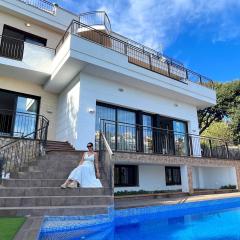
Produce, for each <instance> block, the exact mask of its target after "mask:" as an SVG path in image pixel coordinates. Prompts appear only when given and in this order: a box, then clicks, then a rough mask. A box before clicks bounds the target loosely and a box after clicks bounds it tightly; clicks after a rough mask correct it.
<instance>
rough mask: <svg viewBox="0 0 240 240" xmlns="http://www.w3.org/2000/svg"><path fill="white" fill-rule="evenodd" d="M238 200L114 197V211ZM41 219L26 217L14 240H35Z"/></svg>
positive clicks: (223, 196)
mask: <svg viewBox="0 0 240 240" xmlns="http://www.w3.org/2000/svg"><path fill="white" fill-rule="evenodd" d="M235 197H239V198H240V192H233V193H220V194H216V193H215V194H207V195H206V194H205V195H196V196H183V195H182V196H179V197H175V196H174V197H161V196H159V195H158V196H157V198H155V199H149V198H146V197H145V198H139V199H137V197H136V196H124V197H123V196H121V197H115V209H124V208H137V207H146V206H156V205H173V204H183V203H188V202H200V201H207V200H216V199H226V198H235ZM42 220H43V217H30V216H29V217H28V219H27V220H26V222H25V223H24V225H23V226H22V228H21V229H20V231H19V232H18V233H17V235H16V236H15V238H14V240H23V239H24V240H36V238H37V236H38V232H39V228H40V227H41V223H42Z"/></svg>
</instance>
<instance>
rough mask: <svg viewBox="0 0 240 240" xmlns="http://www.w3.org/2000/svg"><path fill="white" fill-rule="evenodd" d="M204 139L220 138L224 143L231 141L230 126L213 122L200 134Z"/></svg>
mask: <svg viewBox="0 0 240 240" xmlns="http://www.w3.org/2000/svg"><path fill="white" fill-rule="evenodd" d="M202 136H205V137H215V138H221V139H223V140H224V141H232V139H233V133H232V130H231V128H230V126H229V125H228V124H227V123H226V122H224V121H222V122H213V123H212V124H211V125H210V126H209V127H208V128H207V129H206V130H205V131H204V132H203V134H202Z"/></svg>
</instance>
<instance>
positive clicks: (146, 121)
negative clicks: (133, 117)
mask: <svg viewBox="0 0 240 240" xmlns="http://www.w3.org/2000/svg"><path fill="white" fill-rule="evenodd" d="M143 147H144V152H145V153H152V152H153V131H152V116H149V115H143Z"/></svg>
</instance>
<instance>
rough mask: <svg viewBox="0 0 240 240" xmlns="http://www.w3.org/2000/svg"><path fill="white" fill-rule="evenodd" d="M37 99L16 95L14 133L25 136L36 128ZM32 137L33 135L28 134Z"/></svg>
mask: <svg viewBox="0 0 240 240" xmlns="http://www.w3.org/2000/svg"><path fill="white" fill-rule="evenodd" d="M38 107H39V101H38V100H36V99H33V98H28V97H22V96H18V97H17V106H16V116H15V123H14V133H15V135H20V136H26V135H28V134H31V133H33V132H34V131H35V129H36V128H37V120H38V119H37V113H38ZM28 137H29V138H30V137H34V135H29V136H28Z"/></svg>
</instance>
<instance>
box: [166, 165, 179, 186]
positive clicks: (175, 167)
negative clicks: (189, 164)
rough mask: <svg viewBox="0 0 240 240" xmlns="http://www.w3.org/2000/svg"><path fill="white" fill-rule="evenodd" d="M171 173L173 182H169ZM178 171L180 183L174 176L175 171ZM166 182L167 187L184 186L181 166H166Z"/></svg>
mask: <svg viewBox="0 0 240 240" xmlns="http://www.w3.org/2000/svg"><path fill="white" fill-rule="evenodd" d="M168 170H170V173H171V179H172V181H170V180H169V175H168V173H169V171H168ZM174 170H178V171H179V181H178V182H177V181H174V176H173V171H174ZM165 182H166V186H176V185H182V178H181V168H180V167H179V166H165Z"/></svg>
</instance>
